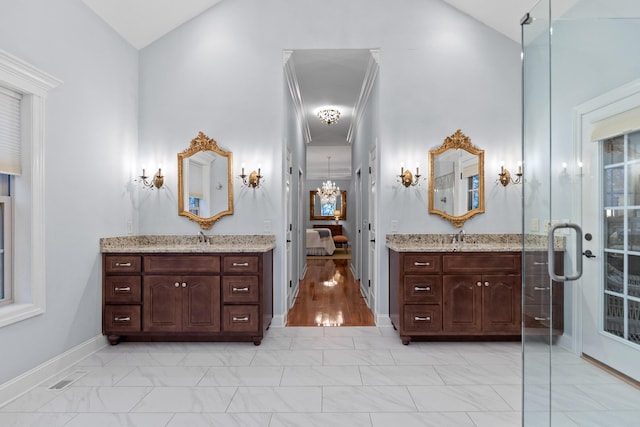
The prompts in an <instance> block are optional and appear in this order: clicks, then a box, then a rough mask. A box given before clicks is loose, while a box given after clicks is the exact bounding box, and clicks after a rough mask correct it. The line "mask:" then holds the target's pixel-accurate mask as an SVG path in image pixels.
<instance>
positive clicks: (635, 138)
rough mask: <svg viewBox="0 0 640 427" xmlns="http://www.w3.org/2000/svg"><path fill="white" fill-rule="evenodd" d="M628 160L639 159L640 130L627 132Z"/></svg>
mask: <svg viewBox="0 0 640 427" xmlns="http://www.w3.org/2000/svg"><path fill="white" fill-rule="evenodd" d="M627 151H628V152H629V154H628V157H629V160H640V132H634V133H632V134H629V147H628V148H627Z"/></svg>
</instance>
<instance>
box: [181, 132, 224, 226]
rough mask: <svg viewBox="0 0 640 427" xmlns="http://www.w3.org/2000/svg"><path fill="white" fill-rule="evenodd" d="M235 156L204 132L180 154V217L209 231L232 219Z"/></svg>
mask: <svg viewBox="0 0 640 427" xmlns="http://www.w3.org/2000/svg"><path fill="white" fill-rule="evenodd" d="M232 169H233V154H232V153H231V152H229V151H224V150H222V149H221V148H220V147H218V144H217V143H216V141H215V140H213V139H211V138H209V137H208V136H207V135H205V134H204V133H202V132H198V136H197V137H195V138H194V139H192V140H191V145H190V146H189V148H187V149H186V150H184V151H183V152H182V153H179V154H178V215H182V216H186V217H187V218H189V219H190V220H191V221H194V222H197V223H198V224H200V228H202V229H203V230H208V229H210V228H211V227H212V226H213V224H215V222H216V221H218V220H219V219H220V218H222V217H223V216H225V215H233V179H232V177H233V170H232Z"/></svg>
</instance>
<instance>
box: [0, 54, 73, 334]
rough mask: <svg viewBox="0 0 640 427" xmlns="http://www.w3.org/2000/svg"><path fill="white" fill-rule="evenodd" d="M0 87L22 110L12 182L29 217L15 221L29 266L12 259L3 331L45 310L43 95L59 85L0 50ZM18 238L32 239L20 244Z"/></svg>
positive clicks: (1, 312) (0, 313)
mask: <svg viewBox="0 0 640 427" xmlns="http://www.w3.org/2000/svg"><path fill="white" fill-rule="evenodd" d="M0 84H2V85H3V86H6V87H8V88H9V89H12V90H14V91H16V92H19V93H21V94H22V95H23V98H22V103H21V105H20V106H21V110H22V113H21V114H22V117H21V128H22V131H21V132H22V144H23V149H24V151H23V154H24V157H23V159H22V160H23V175H22V177H21V178H19V179H16V182H15V184H16V187H18V188H17V189H16V194H15V197H14V206H17V205H18V203H25V204H26V206H28V207H29V213H30V214H31V215H27V216H23V215H21V216H20V218H18V217H16V216H14V229H13V237H14V245H13V247H14V254H17V253H20V252H25V253H27V254H29V257H30V260H29V261H20V263H18V262H17V259H18V257H17V256H14V265H13V279H14V284H13V298H14V301H13V304H8V305H5V306H2V307H0V327H3V326H7V325H10V324H13V323H16V322H19V321H21V320H25V319H28V318H30V317H34V316H37V315H39V314H42V313H44V312H45V309H46V281H45V277H46V276H45V273H46V272H45V240H44V235H45V227H44V224H45V222H44V220H45V215H44V207H45V206H44V201H45V187H44V184H45V181H44V160H45V157H44V144H45V137H44V124H45V100H46V96H47V93H48V92H49V91H50V90H51V89H53V88H55V87H57V86H59V85H60V84H62V81H61V80H58V79H56V78H55V77H53V76H51V75H49V74H47V73H45V72H43V71H41V70H39V69H37V68H35V67H33V66H32V65H30V64H28V63H26V62H24V61H22V60H21V59H19V58H17V57H15V56H13V55H11V54H9V53H7V52H5V51H4V50H1V49H0ZM19 187H23V188H22V189H20V188H19ZM27 199H28V200H27ZM21 235H24V236H30V238H29V240H28V241H27V240H26V239H22V240H20V239H19V237H20V236H21ZM23 263H24V264H23Z"/></svg>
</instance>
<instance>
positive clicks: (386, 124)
mask: <svg viewBox="0 0 640 427" xmlns="http://www.w3.org/2000/svg"><path fill="white" fill-rule="evenodd" d="M314 48H322V49H340V48H358V49H362V48H379V49H380V58H381V59H380V71H379V77H378V85H379V93H378V96H377V100H378V103H379V105H378V107H377V109H378V112H379V114H378V117H377V118H376V119H374V120H375V122H376V128H375V129H374V130H373V131H371V134H370V135H369V137H370V140H371V141H376V140H377V141H378V161H379V162H380V164H379V168H378V170H379V173H380V175H379V184H378V197H379V199H378V206H379V212H377V215H376V216H377V218H378V221H379V223H378V230H379V232H380V234H379V236H378V239H379V240H378V241H379V242H380V241H381V239H382V241H383V240H384V234H386V233H388V232H390V224H391V221H392V220H397V221H398V222H399V232H403V233H410V232H411V233H428V232H436V233H441V232H444V233H448V232H455V231H456V230H455V229H454V228H453V227H452V226H451V225H450V224H449V223H448V222H445V221H443V220H442V219H440V218H439V217H434V216H429V215H427V213H426V212H427V200H428V199H427V197H426V186H422V187H418V188H411V189H405V188H404V187H401V186H400V185H399V184H398V183H397V182H396V181H395V175H397V173H398V171H397V169H398V165H399V163H400V161H402V160H404V161H405V162H406V163H407V164H413V163H414V162H415V161H420V162H421V164H423V165H426V164H427V152H428V150H429V149H431V148H433V147H435V146H438V145H440V144H441V143H442V141H443V140H444V138H445V137H446V136H448V135H451V134H452V133H453V132H454V131H455V130H456V129H458V128H461V129H462V130H463V131H464V132H465V133H466V134H467V135H469V136H470V137H471V138H472V140H473V142H474V144H476V145H477V146H479V147H481V148H484V149H485V150H486V176H487V178H486V184H487V185H486V188H487V194H486V201H487V212H486V214H485V215H481V216H478V217H476V218H474V219H472V220H471V221H469V222H468V224H467V225H466V226H465V229H466V231H467V232H470V233H473V232H476V233H479V232H519V231H520V214H521V210H520V201H519V198H520V195H521V193H520V189H519V187H514V186H511V187H508V188H506V189H505V188H503V187H501V186H500V187H498V186H496V185H494V181H495V178H497V170H498V164H499V161H500V160H504V161H505V162H507V164H510V163H513V164H514V165H515V162H516V161H518V160H520V112H519V111H520V49H519V47H518V45H517V44H516V43H514V42H513V41H511V40H509V39H507V38H506V37H503V36H502V35H500V34H498V33H496V32H495V31H493V30H491V29H489V28H487V27H486V26H484V25H482V24H480V23H478V22H477V21H475V20H474V19H472V18H470V17H468V16H466V15H463V14H461V13H460V12H459V11H457V10H456V9H454V8H452V7H450V6H448V5H446V4H443V3H442V2H441V1H439V0H427V1H425V0H401V1H397V2H393V3H392V2H388V1H383V0H350V1H348V2H344V1H338V0H329V1H328V2H323V3H322V4H318V3H317V2H313V1H310V0H297V1H291V0H273V1H270V2H268V3H266V2H263V1H258V0H234V1H232V2H222V3H220V4H218V5H216V6H215V7H213V8H212V9H209V10H208V11H207V12H205V13H203V14H202V15H200V16H199V17H197V18H195V19H193V20H192V21H190V22H188V23H187V24H185V25H183V26H182V27H180V28H179V29H177V30H175V31H173V32H172V33H171V34H169V35H167V36H166V37H164V38H163V39H161V40H159V41H157V42H156V43H154V44H152V45H151V46H149V47H147V48H145V49H143V50H142V51H141V54H140V157H141V159H149V160H146V162H147V164H152V163H153V162H154V161H156V162H160V161H161V162H162V163H163V164H164V165H166V166H165V170H166V176H167V184H168V187H169V190H168V191H166V192H158V193H156V194H153V195H152V197H150V198H148V199H146V200H144V201H143V202H141V205H140V216H141V218H144V221H141V222H140V232H141V233H196V232H197V227H196V226H195V225H194V224H193V223H190V222H189V221H187V220H185V219H184V218H179V217H178V216H177V215H176V212H175V210H176V209H175V206H176V201H175V193H176V192H177V190H176V182H175V178H173V179H172V178H171V176H175V169H176V166H175V161H173V160H172V159H171V158H172V156H174V155H175V153H177V152H178V151H181V150H182V149H184V148H186V146H187V145H188V142H189V140H190V138H191V137H192V135H193V136H195V135H196V134H197V132H198V130H203V131H204V132H205V133H207V134H208V135H209V136H211V137H213V138H214V139H216V140H217V141H218V143H220V144H221V145H223V146H225V148H227V149H230V150H232V151H233V153H234V162H235V169H238V167H239V164H240V163H241V162H246V163H247V165H249V164H255V163H256V162H258V161H261V162H262V165H263V170H264V172H265V175H266V177H267V181H265V185H264V187H263V188H261V189H260V190H258V191H255V192H254V191H246V190H243V189H241V188H240V187H239V186H236V189H235V193H236V194H235V213H234V215H233V216H232V217H225V218H224V219H223V220H221V221H220V222H219V223H218V224H216V225H215V226H214V228H213V229H212V232H213V233H215V234H227V233H262V232H263V223H264V221H271V223H272V224H273V230H274V232H275V234H276V242H277V243H276V244H277V248H276V251H275V271H274V274H275V277H274V283H275V284H276V287H277V289H276V290H275V306H274V309H275V311H276V313H279V314H284V313H283V311H282V310H283V298H284V293H283V292H282V284H283V276H284V274H283V267H284V265H283V256H282V247H283V241H284V238H283V236H284V227H285V225H284V222H283V215H281V209H282V206H283V197H282V194H283V192H282V189H283V188H284V186H283V180H282V172H281V171H282V167H283V155H282V154H281V153H282V152H283V149H284V146H285V144H284V142H283V140H284V139H285V136H286V135H287V133H288V132H289V131H288V130H286V129H287V128H286V125H283V120H286V119H283V117H284V113H285V111H286V109H285V103H286V102H288V101H285V100H284V99H283V93H285V90H284V88H283V86H282V85H284V84H285V83H284V79H283V77H282V76H283V60H282V51H283V50H285V49H314ZM390 206H395V207H398V206H402V207H403V208H402V209H390V208H389V207H390ZM505 210H508V212H509V215H506V216H505V215H504V212H505ZM377 258H378V260H379V263H378V264H379V271H378V275H377V276H378V278H379V281H380V292H379V294H380V295H382V298H380V299H379V300H378V301H379V306H378V307H377V308H376V311H377V312H378V313H380V314H385V313H387V312H388V308H387V307H386V305H387V299H386V293H387V292H386V290H385V287H386V276H387V267H386V262H387V261H386V248H385V247H384V245H378V256H377Z"/></svg>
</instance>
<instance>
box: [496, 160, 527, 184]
mask: <svg viewBox="0 0 640 427" xmlns="http://www.w3.org/2000/svg"><path fill="white" fill-rule="evenodd" d="M498 182H499V183H500V184H502V186H503V187H506V186H507V185H509V184H522V162H518V172H517V173H516V179H513V178H512V177H511V173H510V172H509V170H508V169H507V168H505V167H504V162H501V163H500V173H499V174H498Z"/></svg>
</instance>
